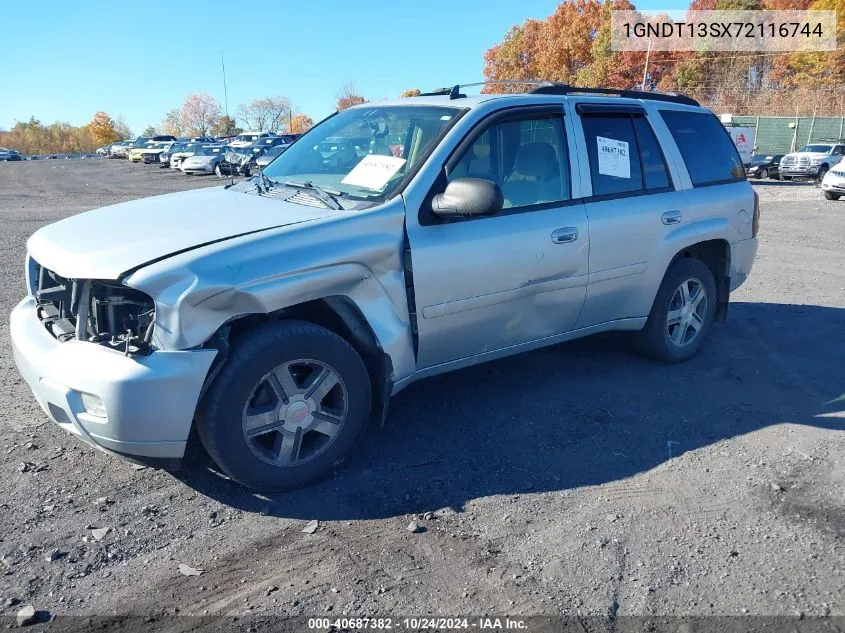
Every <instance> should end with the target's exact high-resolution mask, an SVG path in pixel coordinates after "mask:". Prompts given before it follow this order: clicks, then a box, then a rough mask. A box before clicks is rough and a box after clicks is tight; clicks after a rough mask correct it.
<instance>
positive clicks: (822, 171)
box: [816, 165, 830, 182]
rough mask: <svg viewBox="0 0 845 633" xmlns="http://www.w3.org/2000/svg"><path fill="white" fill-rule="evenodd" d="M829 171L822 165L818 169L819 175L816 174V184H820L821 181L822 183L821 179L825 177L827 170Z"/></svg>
mask: <svg viewBox="0 0 845 633" xmlns="http://www.w3.org/2000/svg"><path fill="white" fill-rule="evenodd" d="M829 169H830V167H828V166H827V165H822V166H821V167H819V173H818V174H816V180H817V181H818V182H821V181H822V179H823V178H824V177H825V175H826V174H827V172H828V170H829Z"/></svg>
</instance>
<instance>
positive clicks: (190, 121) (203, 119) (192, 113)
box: [179, 92, 222, 136]
mask: <svg viewBox="0 0 845 633" xmlns="http://www.w3.org/2000/svg"><path fill="white" fill-rule="evenodd" d="M221 114H222V108H221V107H220V104H219V103H218V102H217V99H215V98H214V97H212V96H211V95H210V94H207V93H205V92H200V93H196V94H189V95H188V96H186V97H185V101H184V102H183V103H182V110H181V111H180V113H179V120H180V122H181V124H182V132H183V133H184V134H186V135H189V136H208V135H209V134H211V130H212V129H213V128H214V126H215V125H216V124H217V123H219V122H220V116H221Z"/></svg>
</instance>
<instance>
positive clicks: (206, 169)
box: [179, 163, 215, 174]
mask: <svg viewBox="0 0 845 633" xmlns="http://www.w3.org/2000/svg"><path fill="white" fill-rule="evenodd" d="M214 167H215V165H214V164H212V163H203V164H200V165H185V164H184V163H182V165H181V166H180V167H179V169H181V170H182V171H184V172H185V173H186V174H189V173H190V174H213V173H214Z"/></svg>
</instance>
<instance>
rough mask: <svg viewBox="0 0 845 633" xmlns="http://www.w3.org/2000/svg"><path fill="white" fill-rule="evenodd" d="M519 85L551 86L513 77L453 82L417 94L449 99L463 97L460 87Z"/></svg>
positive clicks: (545, 82)
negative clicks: (449, 86)
mask: <svg viewBox="0 0 845 633" xmlns="http://www.w3.org/2000/svg"><path fill="white" fill-rule="evenodd" d="M520 85H534V86H551V85H552V84H551V83H550V82H548V81H541V80H539V79H525V80H519V79H513V80H507V81H478V82H476V83H471V84H455V85H454V86H452V87H451V88H438V89H437V90H432V91H431V92H421V93H420V94H419V96H420V97H440V96H444V97H445V96H448V97H449V98H450V99H463V98H464V97H466V95H465V94H463V93H462V92H461V88H475V87H476V86H520Z"/></svg>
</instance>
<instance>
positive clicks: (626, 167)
mask: <svg viewBox="0 0 845 633" xmlns="http://www.w3.org/2000/svg"><path fill="white" fill-rule="evenodd" d="M596 143H598V146H599V151H598V156H599V173H600V174H604V175H605V176H616V177H617V178H630V177H631V157H630V155H629V154H628V143H627V142H625V141H617V140H616V139H615V138H605V137H604V136H597V137H596Z"/></svg>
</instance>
